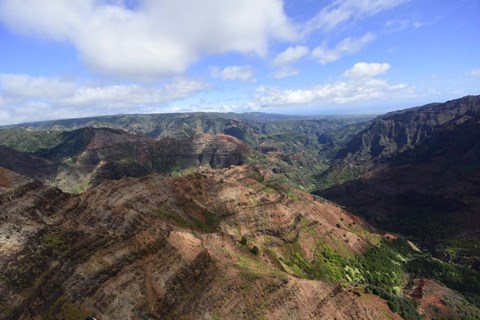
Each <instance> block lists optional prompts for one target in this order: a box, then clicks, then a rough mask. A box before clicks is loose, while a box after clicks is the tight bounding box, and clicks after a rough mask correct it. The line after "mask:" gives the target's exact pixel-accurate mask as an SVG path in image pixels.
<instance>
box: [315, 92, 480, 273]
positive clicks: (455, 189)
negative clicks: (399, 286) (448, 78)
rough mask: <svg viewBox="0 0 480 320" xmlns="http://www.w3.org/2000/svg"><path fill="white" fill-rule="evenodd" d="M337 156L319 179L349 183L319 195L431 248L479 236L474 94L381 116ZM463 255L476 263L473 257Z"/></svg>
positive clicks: (478, 105) (479, 110)
mask: <svg viewBox="0 0 480 320" xmlns="http://www.w3.org/2000/svg"><path fill="white" fill-rule="evenodd" d="M338 158H339V160H338V161H337V163H336V164H335V165H334V166H332V168H331V169H329V171H328V172H327V173H326V174H325V175H324V176H323V177H322V179H324V180H328V179H330V181H329V182H330V183H331V182H333V181H337V182H342V181H345V180H350V181H347V182H345V183H343V184H340V185H337V186H332V187H331V188H328V189H326V190H323V191H320V192H319V194H321V195H323V196H325V197H327V198H330V199H334V200H335V201H338V202H339V203H342V204H344V205H348V206H351V207H354V208H356V209H357V210H358V211H359V212H360V213H362V214H363V215H364V216H366V217H368V218H369V219H370V221H371V222H373V223H376V224H377V226H380V227H382V228H385V229H389V230H395V231H398V232H402V233H403V234H407V235H409V236H414V237H415V238H417V239H418V240H420V241H421V242H422V243H423V244H425V245H427V246H429V247H430V248H434V247H435V246H440V247H442V246H444V243H445V241H447V240H448V241H449V240H452V239H459V240H461V241H468V240H469V239H478V234H479V231H480V209H479V208H480V201H479V199H480V188H479V185H480V97H478V96H477V97H465V98H462V99H459V100H453V101H449V102H446V103H444V104H435V105H428V106H425V107H421V108H416V109H411V110H406V111H403V112H396V113H392V114H387V115H385V116H382V117H380V118H378V119H377V120H375V121H374V122H373V123H372V124H371V125H370V126H369V127H368V128H367V129H365V130H364V131H363V132H361V133H359V134H358V135H357V136H356V137H355V138H354V139H352V141H351V142H350V143H348V144H347V147H346V148H345V149H343V150H342V151H341V152H339V154H338ZM442 243H443V244H442ZM462 246H463V245H462ZM441 251H442V250H441ZM439 254H440V253H439ZM441 254H442V255H443V254H445V253H441ZM469 255H470V257H469V258H468V260H469V261H468V263H469V264H471V265H476V264H477V263H478V262H476V261H475V259H477V258H474V257H476V256H477V257H478V255H477V254H467V255H465V256H469ZM472 257H473V258H472ZM450 258H451V259H454V260H455V259H460V260H462V259H463V258H461V257H458V256H453V257H450ZM465 258H466V257H465ZM472 259H473V260H472ZM460 260H457V261H460Z"/></svg>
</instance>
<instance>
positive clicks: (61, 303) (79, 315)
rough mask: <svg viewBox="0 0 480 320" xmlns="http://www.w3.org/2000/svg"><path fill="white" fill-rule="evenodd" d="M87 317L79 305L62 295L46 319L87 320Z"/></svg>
mask: <svg viewBox="0 0 480 320" xmlns="http://www.w3.org/2000/svg"><path fill="white" fill-rule="evenodd" d="M86 316H87V315H86V314H85V313H84V312H83V311H82V309H81V308H80V306H79V305H78V304H76V303H73V302H72V301H70V300H69V299H68V298H66V297H65V296H63V295H62V296H60V297H59V298H58V299H57V301H55V303H54V304H53V305H52V306H51V308H50V310H49V311H48V312H47V313H46V315H45V317H44V319H64V320H78V319H85V317H86Z"/></svg>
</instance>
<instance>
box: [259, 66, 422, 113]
mask: <svg viewBox="0 0 480 320" xmlns="http://www.w3.org/2000/svg"><path fill="white" fill-rule="evenodd" d="M388 68H389V65H388V64H383V63H378V64H377V63H372V64H363V63H358V64H355V66H353V67H352V68H351V69H349V70H347V71H346V72H345V73H344V75H345V76H346V80H344V81H338V82H335V83H330V84H324V85H318V86H314V87H312V88H307V89H296V90H293V89H279V88H274V87H265V86H261V87H259V88H257V90H256V92H255V95H254V101H255V104H256V105H257V106H259V107H261V108H270V107H279V106H293V105H312V104H317V105H318V104H323V105H341V104H347V103H350V104H353V103H359V102H365V101H372V100H379V99H387V98H388V99H391V98H401V97H410V96H412V95H413V94H414V92H415V88H414V87H412V86H409V85H407V84H403V83H402V84H391V83H389V82H388V81H386V80H383V79H378V78H375V76H376V75H379V74H381V73H383V72H386V71H387V70H388Z"/></svg>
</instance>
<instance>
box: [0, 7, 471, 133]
mask: <svg viewBox="0 0 480 320" xmlns="http://www.w3.org/2000/svg"><path fill="white" fill-rule="evenodd" d="M479 34H480V2H479V1H478V0H458V1H447V0H437V1H432V0H337V1H326V0H322V1H320V0H284V1H281V0H242V1H225V0H181V1H180V0H128V1H123V0H104V1H102V0H63V1H62V0H0V124H10V123H18V122H24V121H39V120H48V119H58V118H72V117H85V116H93V115H105V114H118V113H153V112H155V113H159V112H160V113H161V112H178V111H229V112H230V111H233V112H248V111H261V112H276V113H289V114H310V115H316V114H360V113H382V112H385V111H389V110H394V109H400V108H405V107H411V106H417V105H421V104H424V103H429V102H441V101H445V100H448V99H454V98H458V97H461V96H464V95H469V94H473V95H477V94H480V90H479V89H480V41H479V40H480V36H479Z"/></svg>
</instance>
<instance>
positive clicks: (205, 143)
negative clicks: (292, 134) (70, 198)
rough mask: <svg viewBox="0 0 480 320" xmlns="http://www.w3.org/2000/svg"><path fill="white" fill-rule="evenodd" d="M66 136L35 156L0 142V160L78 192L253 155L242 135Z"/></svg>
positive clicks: (84, 132) (88, 131)
mask: <svg viewBox="0 0 480 320" xmlns="http://www.w3.org/2000/svg"><path fill="white" fill-rule="evenodd" d="M65 135H66V136H65V137H64V138H63V142H62V143H60V144H58V145H57V146H55V147H53V148H50V149H44V150H40V151H37V152H36V153H35V155H32V154H27V153H23V152H20V151H17V150H15V149H11V148H9V147H5V146H0V155H1V157H0V164H1V165H3V166H4V167H6V168H9V169H11V170H15V171H17V172H20V173H22V174H25V175H27V176H29V177H33V178H36V179H39V180H41V181H44V182H46V183H48V184H50V185H53V186H58V187H60V188H61V189H62V190H64V191H68V192H73V193H78V192H83V191H85V190H86V189H87V188H89V187H90V186H95V185H98V184H99V183H101V182H102V181H104V180H107V179H108V180H115V179H120V178H122V177H125V176H131V177H141V176H145V175H147V174H149V173H151V172H165V173H166V172H172V171H175V170H176V171H181V170H183V169H187V168H197V167H199V166H208V167H212V168H225V167H229V166H231V165H240V164H243V163H244V162H245V160H246V158H247V156H248V154H249V149H248V147H247V146H246V145H245V144H243V143H242V142H241V141H240V140H238V139H236V138H234V137H232V136H228V135H223V134H218V135H211V134H203V135H195V136H192V137H190V138H186V139H173V138H161V139H154V138H150V137H147V136H143V135H135V134H129V133H127V132H125V131H122V130H118V129H108V128H102V129H94V128H84V129H79V130H75V131H72V132H66V133H65Z"/></svg>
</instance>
